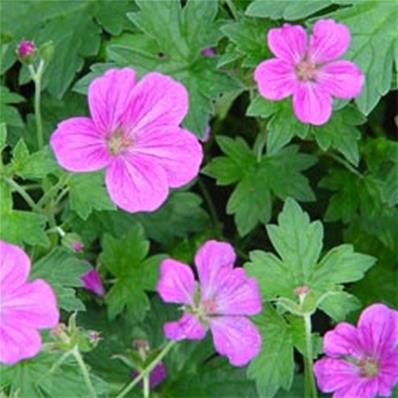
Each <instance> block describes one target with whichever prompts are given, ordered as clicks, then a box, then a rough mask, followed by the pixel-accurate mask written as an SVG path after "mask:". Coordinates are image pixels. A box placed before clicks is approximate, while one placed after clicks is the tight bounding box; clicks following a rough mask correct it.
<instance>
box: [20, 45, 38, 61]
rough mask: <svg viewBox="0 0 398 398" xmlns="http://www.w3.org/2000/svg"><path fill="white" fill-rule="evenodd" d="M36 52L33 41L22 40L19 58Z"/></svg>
mask: <svg viewBox="0 0 398 398" xmlns="http://www.w3.org/2000/svg"><path fill="white" fill-rule="evenodd" d="M35 52H36V45H35V43H33V41H30V40H22V41H21V42H20V43H19V44H18V47H17V55H18V56H19V58H21V59H24V58H26V57H29V56H30V55H33V54H34V53H35Z"/></svg>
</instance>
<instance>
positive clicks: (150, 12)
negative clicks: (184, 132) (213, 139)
mask: <svg viewBox="0 0 398 398" xmlns="http://www.w3.org/2000/svg"><path fill="white" fill-rule="evenodd" d="M137 5H138V7H139V11H138V12H136V13H129V14H128V17H129V19H130V20H131V21H132V22H133V23H134V24H135V26H136V27H137V28H138V29H140V30H141V31H142V32H143V33H144V35H145V36H144V35H142V34H140V35H135V39H134V40H131V37H130V38H129V39H128V40H126V41H125V42H123V43H121V42H120V41H119V40H118V41H116V42H115V43H116V44H112V43H111V44H110V46H109V47H108V58H109V60H110V61H113V62H116V63H117V64H118V65H122V66H132V67H133V68H135V69H137V70H138V71H139V72H140V74H143V73H146V72H148V71H152V70H158V71H160V72H162V73H165V74H168V75H170V76H172V77H174V78H175V79H176V80H179V81H181V82H182V83H183V84H184V85H185V87H186V88H187V89H188V92H189V101H190V103H191V104H195V106H191V107H190V109H189V113H188V115H187V116H186V118H185V119H184V125H185V126H186V127H187V128H188V129H189V130H190V131H192V132H194V133H195V134H196V135H198V136H199V137H203V136H204V134H205V131H206V129H207V127H208V122H209V118H210V116H211V115H212V114H214V112H215V111H214V106H213V102H214V101H215V100H217V99H218V98H219V97H220V95H222V94H224V93H230V92H240V90H241V87H240V85H239V84H238V82H237V81H236V80H235V79H233V78H232V77H230V76H229V75H227V74H226V73H223V72H221V71H220V70H217V68H216V66H217V59H216V58H217V57H204V56H202V55H201V50H203V49H204V48H207V47H213V46H215V45H216V44H217V42H218V40H219V39H220V38H221V35H220V33H219V31H218V22H217V21H215V16H216V14H217V1H216V0H209V1H206V2H203V1H200V0H189V1H188V2H187V3H186V5H185V6H184V7H181V3H180V2H179V1H177V0H167V1H161V2H156V3H154V2H149V3H148V2H147V1H142V0H139V1H137ZM118 42H119V43H118Z"/></svg>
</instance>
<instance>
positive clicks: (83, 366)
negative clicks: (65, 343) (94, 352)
mask: <svg viewBox="0 0 398 398" xmlns="http://www.w3.org/2000/svg"><path fill="white" fill-rule="evenodd" d="M72 354H73V356H74V357H75V359H76V362H77V363H78V364H79V367H80V370H81V372H82V376H83V379H84V382H85V383H86V386H87V389H88V391H89V392H90V396H91V397H92V398H97V393H96V392H95V389H94V387H93V384H92V383H91V379H90V374H89V372H88V369H87V366H86V364H85V363H84V361H83V358H82V356H81V354H80V351H79V347H78V346H75V347H74V348H73V350H72Z"/></svg>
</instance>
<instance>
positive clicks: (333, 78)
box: [319, 61, 365, 99]
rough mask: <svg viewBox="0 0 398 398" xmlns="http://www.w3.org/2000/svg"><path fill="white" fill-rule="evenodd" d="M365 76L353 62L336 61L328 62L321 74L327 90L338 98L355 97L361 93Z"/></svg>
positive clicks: (320, 78) (320, 81)
mask: <svg viewBox="0 0 398 398" xmlns="http://www.w3.org/2000/svg"><path fill="white" fill-rule="evenodd" d="M364 81H365V76H364V75H363V73H362V72H361V70H360V69H359V68H358V67H357V66H356V65H355V64H353V63H352V62H349V61H336V62H331V63H329V64H326V65H325V66H324V67H323V68H322V71H321V73H320V74H319V83H320V84H321V85H322V87H323V88H324V90H325V91H327V92H328V93H329V94H331V95H333V96H335V97H338V98H345V99H349V98H354V97H357V96H358V95H359V94H360V93H361V89H362V86H363V83H364Z"/></svg>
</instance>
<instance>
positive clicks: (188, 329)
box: [163, 314, 206, 341]
mask: <svg viewBox="0 0 398 398" xmlns="http://www.w3.org/2000/svg"><path fill="white" fill-rule="evenodd" d="M163 331H164V334H165V336H166V337H167V338H168V339H169V340H176V341H179V340H184V339H188V340H202V339H204V337H205V336H206V330H205V328H204V327H203V326H202V324H201V323H200V322H199V320H198V319H197V318H196V317H195V316H193V315H191V314H184V315H183V316H182V318H181V319H180V320H178V321H177V322H167V323H165V324H164V326H163Z"/></svg>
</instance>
